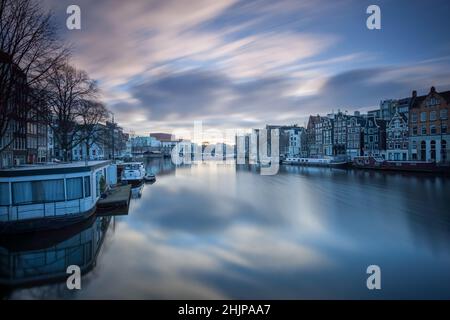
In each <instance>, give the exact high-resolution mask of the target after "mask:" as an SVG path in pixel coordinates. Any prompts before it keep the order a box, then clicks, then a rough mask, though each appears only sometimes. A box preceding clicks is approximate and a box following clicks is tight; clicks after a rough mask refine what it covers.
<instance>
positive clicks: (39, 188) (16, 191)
mask: <svg viewBox="0 0 450 320" xmlns="http://www.w3.org/2000/svg"><path fill="white" fill-rule="evenodd" d="M12 194H13V204H15V205H18V204H33V203H43V202H53V201H64V199H65V197H64V180H63V179H60V180H46V181H27V182H14V183H13V184H12Z"/></svg>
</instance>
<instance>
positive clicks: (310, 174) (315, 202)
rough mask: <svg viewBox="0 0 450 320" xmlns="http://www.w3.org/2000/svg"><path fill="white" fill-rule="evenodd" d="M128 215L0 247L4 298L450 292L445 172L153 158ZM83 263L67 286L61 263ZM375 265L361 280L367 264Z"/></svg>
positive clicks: (449, 196)
mask: <svg viewBox="0 0 450 320" xmlns="http://www.w3.org/2000/svg"><path fill="white" fill-rule="evenodd" d="M147 170H149V171H152V172H153V173H155V174H156V175H157V181H156V182H155V183H154V184H151V185H150V184H147V185H145V186H144V187H143V188H142V189H141V190H134V191H133V199H132V202H131V204H130V210H129V213H128V215H123V216H103V217H97V218H95V219H94V220H93V221H87V222H86V223H85V224H84V225H82V226H77V227H76V228H70V229H69V230H61V231H59V232H58V233H52V234H46V235H39V236H34V237H32V238H29V239H16V240H15V241H14V242H13V243H12V242H11V241H10V242H8V241H6V242H2V243H1V244H0V267H1V268H0V278H2V279H3V280H5V279H7V280H8V281H14V283H15V285H16V286H15V287H12V288H11V287H2V289H1V293H0V294H1V295H2V296H3V298H11V299H24V298H25V299H38V298H39V299H41V298H44V299H45V298H64V299H93V298H100V299H108V298H114V299H115V298H124V299H185V298H186V299H222V298H225V299H228V298H237V299H239V298H244V299H247V298H252V299H303V298H310V299H317V298H319V299H320V298H337V299H346V298H356V299H360V298H363V299H366V298H367V299H378V298H388V299H398V298H446V299H449V298H450V210H449V208H450V180H449V179H445V178H442V177H434V176H429V175H410V174H402V173H393V174H386V173H380V172H373V171H353V170H349V171H346V170H338V169H326V168H302V167H282V168H281V170H280V173H279V174H278V175H275V176H263V175H260V174H259V173H258V170H257V169H256V168H254V167H249V166H243V165H241V166H235V165H222V164H217V163H214V162H210V163H203V164H195V165H191V166H184V167H178V168H176V167H175V166H173V165H172V163H171V161H170V159H166V160H163V159H154V160H152V161H151V162H149V163H147ZM71 264H77V265H79V266H80V267H81V268H82V270H83V271H84V273H85V274H84V275H83V277H82V282H81V286H82V288H81V290H74V291H69V290H68V289H67V287H66V283H65V279H66V278H67V275H65V271H66V268H67V266H68V265H71ZM369 265H378V266H379V267H380V269H381V290H368V289H367V286H366V280H367V277H368V276H369V275H368V274H367V273H366V271H367V270H366V269H367V267H368V266H369Z"/></svg>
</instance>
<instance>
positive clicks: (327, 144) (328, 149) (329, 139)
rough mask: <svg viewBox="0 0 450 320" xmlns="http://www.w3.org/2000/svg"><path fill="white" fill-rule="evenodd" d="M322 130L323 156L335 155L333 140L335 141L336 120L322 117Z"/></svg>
mask: <svg viewBox="0 0 450 320" xmlns="http://www.w3.org/2000/svg"><path fill="white" fill-rule="evenodd" d="M320 123H321V125H322V126H321V130H322V152H321V156H332V155H333V141H334V129H333V128H334V120H333V119H331V118H329V117H322V118H321V121H320Z"/></svg>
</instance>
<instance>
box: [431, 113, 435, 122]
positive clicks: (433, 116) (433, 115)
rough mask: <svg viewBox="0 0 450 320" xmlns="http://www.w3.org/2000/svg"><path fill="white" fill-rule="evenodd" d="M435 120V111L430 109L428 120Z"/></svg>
mask: <svg viewBox="0 0 450 320" xmlns="http://www.w3.org/2000/svg"><path fill="white" fill-rule="evenodd" d="M435 120H436V111H431V112H430V121H435Z"/></svg>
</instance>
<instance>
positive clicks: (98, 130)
mask: <svg viewBox="0 0 450 320" xmlns="http://www.w3.org/2000/svg"><path fill="white" fill-rule="evenodd" d="M79 113H80V124H79V126H80V131H79V132H80V133H79V136H78V138H79V140H80V141H79V142H80V143H84V145H85V147H86V155H85V160H86V161H88V160H89V155H90V148H91V146H92V145H93V144H94V143H99V142H101V139H102V138H101V136H102V134H103V132H104V128H103V125H102V124H103V123H104V122H105V121H106V119H107V117H108V110H107V109H106V107H105V105H104V104H103V103H101V102H98V101H93V100H84V101H81V103H80V107H79Z"/></svg>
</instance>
